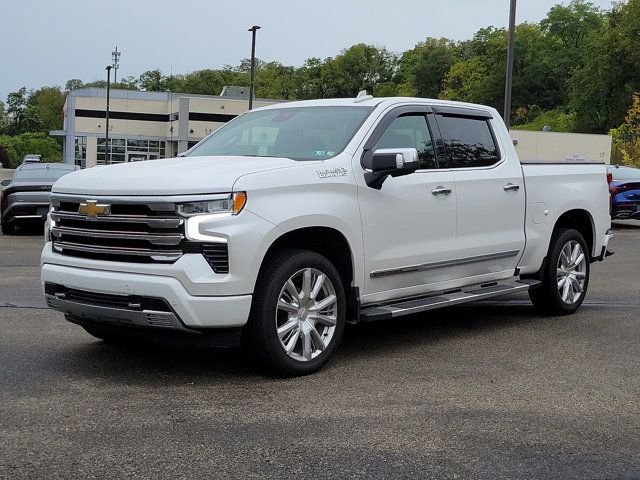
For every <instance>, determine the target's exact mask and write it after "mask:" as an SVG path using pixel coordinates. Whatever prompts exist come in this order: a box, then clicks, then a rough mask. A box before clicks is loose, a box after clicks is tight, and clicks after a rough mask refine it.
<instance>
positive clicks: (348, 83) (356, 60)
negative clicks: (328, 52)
mask: <svg viewBox="0 0 640 480" xmlns="http://www.w3.org/2000/svg"><path fill="white" fill-rule="evenodd" d="M325 63H327V62H325ZM330 63H331V67H330V68H331V69H332V70H333V72H332V73H333V75H334V76H333V77H332V78H331V79H330V80H331V83H332V84H333V85H332V87H333V89H334V90H335V92H336V96H338V97H355V96H356V95H357V94H358V92H359V91H360V90H367V91H368V92H373V88H374V86H375V85H376V84H377V83H382V82H388V81H390V80H391V79H392V77H393V74H394V73H395V70H396V66H397V63H398V58H397V57H396V56H395V55H394V54H392V53H390V52H389V51H388V50H387V49H386V48H378V47H374V46H372V45H365V44H364V43H359V44H357V45H354V46H352V47H350V48H348V49H346V50H343V51H342V52H341V53H340V55H337V56H336V57H335V58H334V59H333V60H332V61H331V62H330Z"/></svg>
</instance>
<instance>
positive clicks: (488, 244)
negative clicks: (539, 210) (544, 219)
mask: <svg viewBox="0 0 640 480" xmlns="http://www.w3.org/2000/svg"><path fill="white" fill-rule="evenodd" d="M434 112H435V114H436V115H435V118H436V121H437V123H438V126H439V128H440V132H441V135H442V137H443V141H444V143H445V148H446V151H447V153H446V160H445V162H446V167H447V168H448V169H449V170H450V171H451V172H452V175H453V179H454V183H455V185H456V194H457V202H458V215H457V244H458V268H457V270H458V273H459V274H460V276H462V277H464V278H467V279H470V277H479V276H482V278H476V280H478V281H485V280H496V279H503V278H508V277H510V276H512V275H513V274H514V270H515V268H516V263H517V259H518V258H519V256H520V253H521V252H522V250H523V249H524V245H525V234H524V216H525V191H524V182H523V176H522V169H521V166H520V162H519V161H517V159H515V158H508V157H507V153H506V152H507V151H508V150H507V149H506V148H500V143H499V141H498V136H497V135H496V132H495V130H494V129H495V128H496V127H497V124H496V123H495V122H497V121H500V120H494V119H493V118H492V116H491V113H489V112H488V111H487V112H484V111H482V110H476V109H467V108H451V107H446V108H443V107H436V108H434ZM466 283H473V282H472V281H469V282H466Z"/></svg>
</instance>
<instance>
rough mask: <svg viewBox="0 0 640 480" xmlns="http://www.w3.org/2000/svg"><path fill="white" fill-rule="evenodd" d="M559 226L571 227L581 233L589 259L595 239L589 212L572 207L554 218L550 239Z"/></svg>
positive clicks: (593, 226) (593, 225)
mask: <svg viewBox="0 0 640 480" xmlns="http://www.w3.org/2000/svg"><path fill="white" fill-rule="evenodd" d="M561 228H571V229H573V230H576V231H578V232H579V233H580V235H582V238H584V241H585V242H586V244H587V248H588V249H589V256H590V259H591V257H592V256H593V245H594V240H595V224H594V222H593V217H592V216H591V214H590V213H589V212H588V211H587V210H584V209H573V210H568V211H566V212H564V213H563V214H562V215H560V217H558V220H556V223H555V225H554V226H553V230H552V232H551V239H552V238H553V236H554V234H555V233H556V232H557V231H558V230H559V229H561Z"/></svg>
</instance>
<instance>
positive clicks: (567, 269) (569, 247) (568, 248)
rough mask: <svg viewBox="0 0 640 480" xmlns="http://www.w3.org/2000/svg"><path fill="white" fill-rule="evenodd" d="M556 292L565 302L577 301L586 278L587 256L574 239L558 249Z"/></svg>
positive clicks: (572, 302) (570, 303)
mask: <svg viewBox="0 0 640 480" xmlns="http://www.w3.org/2000/svg"><path fill="white" fill-rule="evenodd" d="M557 278H558V293H559V294H560V298H562V301H563V302H564V303H566V304H569V305H572V304H574V303H576V302H577V301H578V299H579V298H580V295H582V292H583V291H584V284H585V279H586V278H587V257H586V255H585V253H584V252H583V251H582V247H581V246H580V244H579V243H578V242H576V241H575V240H571V241H570V242H567V243H566V244H565V245H564V247H562V250H561V251H560V257H559V258H558V267H557Z"/></svg>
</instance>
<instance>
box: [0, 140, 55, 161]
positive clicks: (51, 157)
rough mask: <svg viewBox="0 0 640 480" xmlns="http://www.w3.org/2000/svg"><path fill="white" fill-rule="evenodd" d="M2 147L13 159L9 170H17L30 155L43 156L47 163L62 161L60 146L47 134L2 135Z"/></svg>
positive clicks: (0, 141) (0, 143)
mask: <svg viewBox="0 0 640 480" xmlns="http://www.w3.org/2000/svg"><path fill="white" fill-rule="evenodd" d="M0 147H2V148H4V149H5V150H6V152H7V154H8V156H9V158H10V159H11V162H10V165H9V168H15V167H17V166H18V165H20V163H21V162H22V159H23V158H24V156H25V155H29V154H39V155H42V158H43V159H44V160H45V161H46V162H59V161H61V160H62V148H61V146H60V144H59V143H58V142H57V141H56V140H55V139H53V138H51V137H49V136H48V135H47V134H46V133H23V134H20V135H14V136H9V135H2V136H0ZM5 166H6V165H5Z"/></svg>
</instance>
